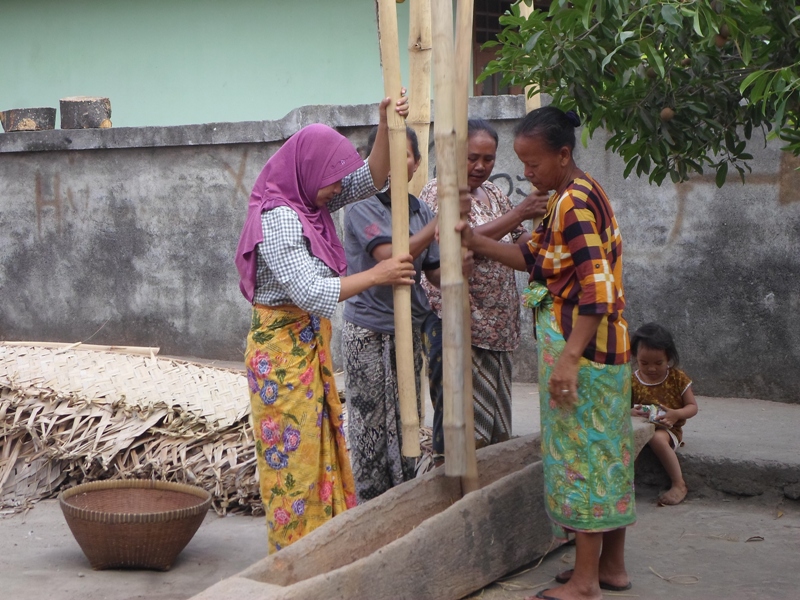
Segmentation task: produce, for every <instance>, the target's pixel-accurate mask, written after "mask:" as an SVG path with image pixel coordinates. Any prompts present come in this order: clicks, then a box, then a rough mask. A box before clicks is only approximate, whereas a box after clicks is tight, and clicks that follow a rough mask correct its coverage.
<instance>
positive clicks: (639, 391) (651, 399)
mask: <svg viewBox="0 0 800 600" xmlns="http://www.w3.org/2000/svg"><path fill="white" fill-rule="evenodd" d="M631 353H632V354H633V356H634V357H635V358H636V363H637V369H636V371H634V373H633V377H632V380H633V381H632V393H631V402H632V403H633V410H632V411H631V414H633V415H634V416H639V417H650V420H651V421H652V422H653V423H654V424H655V425H656V432H655V434H654V435H653V437H652V439H651V440H650V443H649V446H650V448H652V450H653V452H654V453H655V455H656V456H657V457H658V460H660V461H661V464H662V465H664V469H666V471H667V475H669V478H670V479H671V480H672V487H671V488H670V489H669V490H667V491H666V492H664V493H663V494H661V496H659V498H658V503H659V504H660V505H662V506H664V505H675V504H680V503H681V502H683V499H684V498H685V497H686V493H687V491H688V488H687V487H686V482H685V481H684V480H683V474H682V473H681V465H680V463H679V462H678V456H677V455H676V454H675V452H676V450H677V449H678V447H679V446H682V445H683V431H682V429H683V425H684V424H685V423H686V419H689V418H691V417H693V416H695V415H696V414H697V401H696V400H695V398H694V393H693V392H692V381H691V379H689V377H688V376H687V375H686V373H684V372H683V371H681V370H680V369H678V368H677V367H678V350H677V348H676V347H675V342H674V341H673V339H672V334H670V332H669V331H667V330H666V329H665V328H663V327H662V326H661V325H658V324H657V323H647V324H646V325H643V326H642V327H641V328H639V329H638V330H637V331H636V332H635V333H634V334H633V335H632V336H631ZM648 408H650V409H651V410H648ZM652 410H657V414H656V416H651V411H652Z"/></svg>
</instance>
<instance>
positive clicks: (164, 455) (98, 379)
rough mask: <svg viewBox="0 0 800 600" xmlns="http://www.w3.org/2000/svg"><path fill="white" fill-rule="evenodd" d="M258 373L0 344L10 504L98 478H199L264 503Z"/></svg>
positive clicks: (3, 461)
mask: <svg viewBox="0 0 800 600" xmlns="http://www.w3.org/2000/svg"><path fill="white" fill-rule="evenodd" d="M249 414H250V402H249V397H248V390H247V380H246V378H245V377H244V376H243V375H242V373H239V372H235V371H232V370H226V369H220V368H214V367H208V366H202V365H197V364H193V363H189V362H183V361H179V360H174V359H166V358H156V357H145V356H134V355H127V354H118V353H112V352H99V351H87V350H80V349H53V348H44V347H37V346H30V347H27V346H13V347H12V346H5V345H3V344H0V514H3V513H5V514H8V513H13V512H17V511H20V510H24V509H26V508H29V507H30V506H31V505H32V504H33V503H35V502H36V501H38V500H41V499H43V498H50V497H54V496H56V495H57V494H58V492H59V491H60V490H61V489H62V488H65V487H70V486H72V485H75V484H78V483H83V482H85V481H93V480H97V479H120V478H130V477H134V478H155V479H160V480H166V481H176V482H180V483H190V484H195V485H199V486H201V487H203V488H205V489H206V490H208V491H209V492H211V493H212V494H213V506H214V508H215V510H216V511H217V512H218V513H220V514H224V513H225V512H229V511H235V512H244V511H246V512H253V513H259V512H263V509H262V507H261V503H260V496H259V492H258V479H257V477H256V461H255V456H254V452H253V448H254V447H255V446H254V443H253V439H252V433H251V430H250V427H249V424H248V419H249Z"/></svg>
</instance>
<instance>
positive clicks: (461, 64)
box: [445, 0, 479, 494]
mask: <svg viewBox="0 0 800 600" xmlns="http://www.w3.org/2000/svg"><path fill="white" fill-rule="evenodd" d="M474 7H475V3H474V0H458V5H457V9H456V43H455V94H454V96H455V98H454V109H455V112H454V117H455V129H456V167H457V174H458V187H459V189H464V188H467V187H468V185H469V184H468V182H467V137H468V131H467V121H468V119H469V90H470V87H471V86H472V81H473V77H472V76H471V75H472V17H473V11H474ZM460 217H461V218H462V219H464V220H467V219H468V218H469V214H468V213H462V214H461V215H460ZM463 252H464V251H463V250H462V257H463ZM461 301H462V306H463V309H462V310H463V314H464V317H463V327H464V334H463V347H462V351H463V353H464V359H463V360H464V367H463V368H464V371H463V377H464V391H463V396H462V404H463V408H462V410H463V414H464V429H465V430H466V432H467V436H466V440H465V457H466V471H465V474H464V476H463V477H462V478H461V487H462V491H463V492H464V493H465V494H466V493H469V492H472V491H475V490H477V489H478V488H479V485H478V461H477V458H476V455H475V435H474V430H475V414H474V408H473V404H474V400H473V397H472V322H471V318H470V317H471V309H470V302H469V282H468V281H467V282H466V283H465V285H464V288H463V293H462V299H461ZM445 447H447V446H445Z"/></svg>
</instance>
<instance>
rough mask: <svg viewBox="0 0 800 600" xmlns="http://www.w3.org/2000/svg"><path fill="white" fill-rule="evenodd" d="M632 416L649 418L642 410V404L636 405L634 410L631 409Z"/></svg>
mask: <svg viewBox="0 0 800 600" xmlns="http://www.w3.org/2000/svg"><path fill="white" fill-rule="evenodd" d="M631 416H632V417H645V418H647V416H648V413H646V412H644V411H643V410H642V405H641V404H634V405H633V408H632V409H631Z"/></svg>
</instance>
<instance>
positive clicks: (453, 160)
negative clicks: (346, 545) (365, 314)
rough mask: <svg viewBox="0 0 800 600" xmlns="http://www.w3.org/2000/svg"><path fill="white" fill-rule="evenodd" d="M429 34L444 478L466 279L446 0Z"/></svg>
mask: <svg viewBox="0 0 800 600" xmlns="http://www.w3.org/2000/svg"><path fill="white" fill-rule="evenodd" d="M431 25H432V28H431V29H432V33H433V63H434V72H435V75H436V77H435V79H434V94H435V97H436V118H435V119H434V123H433V133H434V138H435V141H436V165H437V168H436V171H437V181H438V184H437V187H438V197H439V198H438V199H439V250H440V256H441V269H442V271H441V273H442V275H441V288H442V352H443V358H442V360H443V365H442V366H443V368H442V387H443V396H444V438H445V448H446V449H447V458H446V460H445V462H444V465H445V473H446V474H447V475H448V476H451V477H454V476H459V477H460V476H464V475H466V474H467V456H466V447H467V439H468V437H469V438H472V437H473V433H472V431H469V432H467V430H466V423H465V421H464V402H463V398H464V384H465V380H466V379H467V377H465V376H464V374H465V366H466V365H465V364H464V356H465V353H464V346H465V344H468V341H467V340H464V331H465V329H464V318H465V314H464V302H463V299H464V294H465V293H466V292H465V288H466V285H467V284H466V281H465V279H464V276H463V274H462V272H461V236H460V235H459V234H458V233H457V232H456V231H455V226H456V224H457V223H458V220H459V218H460V214H459V202H458V171H457V169H458V167H457V164H458V159H457V156H456V130H455V122H454V118H455V95H454V94H455V81H454V76H455V59H454V47H453V5H452V1H451V0H431ZM472 443H473V444H474V441H473V442H472Z"/></svg>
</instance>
